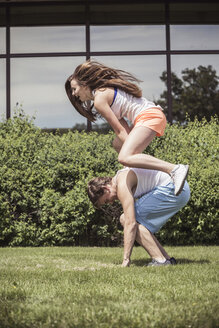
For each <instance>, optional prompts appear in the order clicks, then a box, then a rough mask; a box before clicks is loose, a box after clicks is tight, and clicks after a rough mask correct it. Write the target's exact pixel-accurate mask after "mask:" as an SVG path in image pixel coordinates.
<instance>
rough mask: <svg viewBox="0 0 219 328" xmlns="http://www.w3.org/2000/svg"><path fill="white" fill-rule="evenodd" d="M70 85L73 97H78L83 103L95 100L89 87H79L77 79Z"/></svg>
mask: <svg viewBox="0 0 219 328" xmlns="http://www.w3.org/2000/svg"><path fill="white" fill-rule="evenodd" d="M70 84H71V90H72V95H73V96H75V97H78V98H79V99H80V100H81V101H82V102H84V101H87V100H93V99H94V98H93V95H92V92H91V90H90V88H89V87H84V86H81V85H79V84H78V82H77V81H76V80H75V79H72V80H71V82H70Z"/></svg>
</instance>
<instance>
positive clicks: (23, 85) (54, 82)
mask: <svg viewBox="0 0 219 328" xmlns="http://www.w3.org/2000/svg"><path fill="white" fill-rule="evenodd" d="M84 60H85V58H84V57H73V58H71V57H66V58H62V57H55V58H54V57H53V58H13V59H12V62H11V84H12V89H11V106H12V108H14V107H15V105H16V104H17V103H19V104H21V105H22V107H23V109H24V111H25V113H27V114H28V115H30V116H33V115H34V116H36V121H35V124H36V125H38V126H40V127H41V128H72V127H73V126H74V125H75V124H77V123H86V119H85V118H84V117H83V116H81V115H79V114H78V113H77V111H76V110H74V108H73V107H72V105H71V104H70V102H69V100H68V98H67V95H66V92H65V88H64V84H65V81H66V79H67V78H68V76H69V75H71V74H72V72H73V70H74V68H75V67H76V66H77V65H78V64H80V63H81V62H83V61H84Z"/></svg>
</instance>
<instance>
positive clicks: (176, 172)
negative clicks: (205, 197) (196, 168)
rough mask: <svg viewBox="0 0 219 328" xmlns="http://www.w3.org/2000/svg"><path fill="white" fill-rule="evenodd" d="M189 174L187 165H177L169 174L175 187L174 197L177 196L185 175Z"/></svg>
mask: <svg viewBox="0 0 219 328" xmlns="http://www.w3.org/2000/svg"><path fill="white" fill-rule="evenodd" d="M188 172H189V165H182V164H179V165H177V167H176V168H175V169H173V171H172V172H171V173H170V176H171V178H172V180H173V183H174V185H175V192H174V193H175V195H176V196H178V195H179V194H180V193H181V191H182V189H183V186H184V183H185V181H186V178H187V175H188Z"/></svg>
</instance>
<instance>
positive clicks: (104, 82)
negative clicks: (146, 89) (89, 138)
mask: <svg viewBox="0 0 219 328" xmlns="http://www.w3.org/2000/svg"><path fill="white" fill-rule="evenodd" d="M73 79H75V80H76V81H77V83H78V84H79V85H81V86H84V87H89V88H90V89H91V91H93V90H96V89H100V88H107V87H113V88H115V87H116V88H118V89H121V90H123V91H125V92H127V93H129V94H131V95H133V96H134V97H137V98H140V97H141V96H142V92H141V89H140V88H139V87H138V86H137V85H136V84H135V83H133V82H137V83H139V82H141V81H140V80H139V79H137V78H135V77H134V76H133V75H132V74H130V73H128V72H126V71H123V70H119V69H114V68H110V67H107V66H104V65H103V64H101V63H98V62H96V61H92V60H87V61H86V62H85V63H83V64H81V65H79V66H77V67H76V69H75V71H74V73H73V74H72V75H71V76H69V78H68V79H67V81H66V82H65V90H66V93H67V95H68V98H69V100H70V102H71V103H72V105H73V106H74V107H75V109H76V110H77V111H78V112H79V113H80V114H81V115H83V116H84V117H86V118H88V119H89V120H90V121H91V122H93V121H95V120H96V115H95V114H94V113H92V108H93V105H91V104H90V102H82V101H81V100H80V99H79V98H77V97H75V96H74V95H72V89H71V80H73Z"/></svg>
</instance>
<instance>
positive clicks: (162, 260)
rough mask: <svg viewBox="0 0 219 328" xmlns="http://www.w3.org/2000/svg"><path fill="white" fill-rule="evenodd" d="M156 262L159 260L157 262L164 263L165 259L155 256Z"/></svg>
mask: <svg viewBox="0 0 219 328" xmlns="http://www.w3.org/2000/svg"><path fill="white" fill-rule="evenodd" d="M155 260H156V261H157V262H159V263H164V262H166V259H162V258H159V257H158V258H156V259H155Z"/></svg>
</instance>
